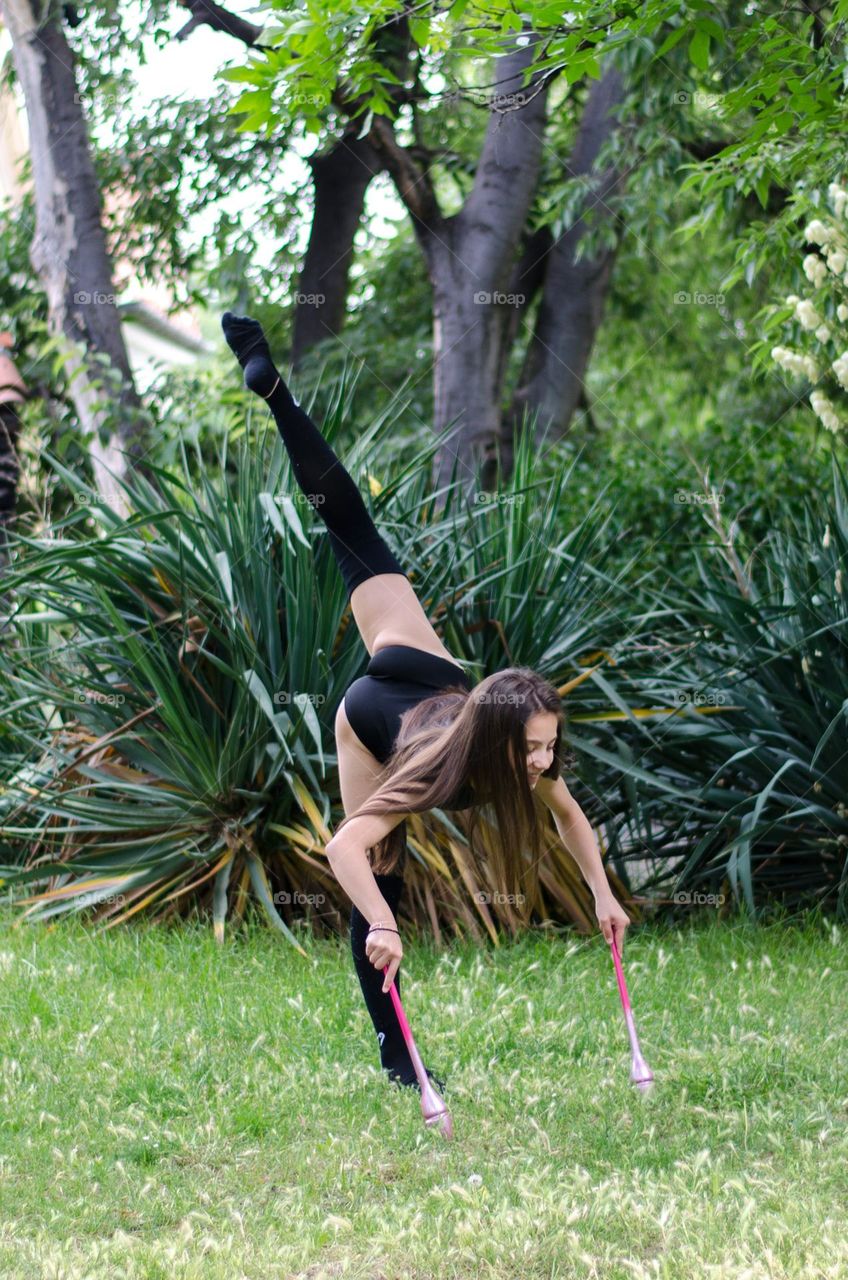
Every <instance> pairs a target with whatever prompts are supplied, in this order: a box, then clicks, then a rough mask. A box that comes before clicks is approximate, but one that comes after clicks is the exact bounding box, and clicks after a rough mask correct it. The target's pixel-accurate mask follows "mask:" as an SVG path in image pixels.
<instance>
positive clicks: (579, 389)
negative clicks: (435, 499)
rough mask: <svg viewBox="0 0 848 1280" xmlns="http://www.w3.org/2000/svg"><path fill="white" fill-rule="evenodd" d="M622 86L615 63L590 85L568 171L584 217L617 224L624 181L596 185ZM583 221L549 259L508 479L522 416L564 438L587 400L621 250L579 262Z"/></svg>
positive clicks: (510, 420)
mask: <svg viewBox="0 0 848 1280" xmlns="http://www.w3.org/2000/svg"><path fill="white" fill-rule="evenodd" d="M623 93H624V84H623V80H622V77H621V74H620V73H619V71H618V70H617V68H616V67H615V66H614V65H612V64H610V65H608V66H607V68H606V70H605V71H604V73H603V75H602V76H601V78H600V79H599V80H597V81H595V83H594V84H593V86H592V89H591V92H590V93H589V97H588V101H587V103H586V108H585V111H584V113H583V117H582V119H581V121H580V128H579V130H578V134H577V138H576V141H575V144H574V148H573V151H572V154H571V157H570V159H569V163H568V171H569V173H570V174H574V175H576V176H585V177H586V178H587V183H589V184H590V186H589V191H588V193H587V196H586V199H585V201H584V202H583V212H584V213H585V212H586V211H588V210H589V209H592V210H598V211H599V213H600V214H601V215H602V216H605V217H607V218H610V217H612V214H611V213H610V212H609V210H608V207H607V205H606V201H607V200H608V199H609V197H610V196H611V195H613V194H616V193H617V192H618V191H619V190H620V187H621V183H622V181H623V175H621V174H619V173H617V172H616V171H615V170H614V169H613V168H608V169H607V170H606V171H605V172H604V173H603V174H601V175H598V176H596V177H595V178H594V179H592V177H591V175H592V173H593V168H594V164H595V160H596V159H597V156H598V153H599V151H600V149H601V146H602V145H603V143H604V142H606V140H607V139H608V138H609V136H610V134H611V132H612V131H613V129H614V128H615V127H616V121H615V119H614V114H613V113H614V110H615V107H616V105H617V104H618V103H619V102H621V100H622V98H623ZM584 230H585V225H584V221H583V215H582V214H581V217H580V218H578V220H577V221H576V222H575V223H574V224H573V225H572V226H570V227H568V228H567V230H566V231H565V232H564V233H563V234H562V235H561V236H559V238H558V239H557V240H556V242H555V243H554V244H553V245H552V246H551V248H550V251H549V252H548V253H547V254H546V258H545V264H546V269H545V281H544V288H543V291H542V299H541V304H540V306H539V311H538V314H537V317H536V326H535V330H534V332H533V335H532V338H531V340H530V343H529V346H528V348H527V354H526V357H525V361H524V367H523V369H522V373H521V376H520V378H519V381H518V387H517V389H516V392H515V395H514V397H513V401H512V405H511V406H510V411H509V413H508V414H506V415H505V418H504V423H503V430H502V435H501V459H502V465H503V467H504V470H505V473H506V474H508V473H509V470H510V468H511V466H512V442H513V439H514V434H515V430H516V428H517V426H518V424H519V423H520V421H521V418H522V416H523V412H524V410H525V409H526V410H528V411H529V412H530V413H531V414H532V413H534V412H535V413H536V414H537V415H538V417H537V433H538V435H539V436H541V435H542V434H545V433H546V434H545V439H546V440H548V441H550V440H552V439H555V438H557V437H558V436H561V435H563V434H564V433H565V432H566V431H567V430H568V427H569V424H570V423H571V420H572V417H573V415H574V413H575V411H576V409H577V407H578V405H579V404H580V403H581V401H582V400H583V399H584V391H585V389H584V378H585V374H586V369H587V367H588V364H589V357H590V354H591V351H592V346H593V345H594V341H595V336H596V334H597V332H598V328H599V326H600V323H601V316H602V313H603V307H604V301H605V299H606V295H607V291H608V289H609V284H610V279H611V274H612V265H613V260H614V257H615V252H616V249H615V248H613V249H610V250H607V251H605V252H603V253H601V254H600V255H598V256H597V257H595V258H591V259H587V258H583V259H582V260H581V261H579V262H577V261H575V255H576V251H577V246H578V245H579V243H580V239H581V237H582V235H583V233H584Z"/></svg>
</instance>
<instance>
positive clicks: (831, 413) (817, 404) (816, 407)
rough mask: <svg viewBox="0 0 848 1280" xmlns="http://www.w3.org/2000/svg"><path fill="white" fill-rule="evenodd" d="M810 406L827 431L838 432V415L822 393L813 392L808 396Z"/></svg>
mask: <svg viewBox="0 0 848 1280" xmlns="http://www.w3.org/2000/svg"><path fill="white" fill-rule="evenodd" d="M810 404H811V405H812V406H813V412H814V413H815V415H816V417H817V418H818V419H819V421H820V422H821V423H822V425H823V426H825V427H827V429H828V431H838V430H839V426H840V423H839V415H838V414H837V412H836V410H835V408H834V407H833V405H832V404H831V402H830V401H829V400H828V398H827V396H826V395H825V394H824V393H823V392H822V391H813V392H812V394H811V395H810Z"/></svg>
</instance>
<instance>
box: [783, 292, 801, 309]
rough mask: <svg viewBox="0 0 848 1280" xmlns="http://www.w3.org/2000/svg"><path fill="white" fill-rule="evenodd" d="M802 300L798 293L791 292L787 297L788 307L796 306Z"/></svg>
mask: <svg viewBox="0 0 848 1280" xmlns="http://www.w3.org/2000/svg"><path fill="white" fill-rule="evenodd" d="M800 301H801V299H800V298H799V297H798V295H797V293H790V295H789V297H788V298H787V299H786V305H787V307H794V306H797V304H798V303H799V302H800Z"/></svg>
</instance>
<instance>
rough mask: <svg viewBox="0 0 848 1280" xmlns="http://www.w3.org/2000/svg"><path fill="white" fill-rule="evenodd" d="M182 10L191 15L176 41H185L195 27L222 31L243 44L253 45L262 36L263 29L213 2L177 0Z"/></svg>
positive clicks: (209, 0)
mask: <svg viewBox="0 0 848 1280" xmlns="http://www.w3.org/2000/svg"><path fill="white" fill-rule="evenodd" d="M179 3H180V4H181V5H182V7H183V8H184V9H188V10H189V12H190V13H191V19H190V20H189V21H188V22H187V23H186V25H185V26H184V27H180V29H179V31H178V32H177V35H176V38H177V40H185V39H187V37H188V36H190V35H191V33H192V31H194V30H195V29H196V28H197V27H202V26H207V27H211V28H212V30H213V31H223V32H224V33H225V35H228V36H234V37H235V39H236V40H241V41H242V43H243V44H246V45H254V44H256V42H257V40H258V39H259V37H260V36H261V34H262V31H263V28H262V27H257V26H256V25H255V24H254V23H252V22H248V21H247V20H246V19H245V18H239V17H238V16H237V15H236V14H234V13H229V12H228V10H226V9H225V8H224V7H223V5H220V4H216V3H215V0H179Z"/></svg>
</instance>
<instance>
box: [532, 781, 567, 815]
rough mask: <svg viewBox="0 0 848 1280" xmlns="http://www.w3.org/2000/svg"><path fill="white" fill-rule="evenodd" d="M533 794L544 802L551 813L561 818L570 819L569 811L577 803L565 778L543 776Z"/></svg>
mask: <svg viewBox="0 0 848 1280" xmlns="http://www.w3.org/2000/svg"><path fill="white" fill-rule="evenodd" d="M533 793H534V795H537V796H538V797H539V799H540V800H542V801H544V803H545V804H546V805H547V806H548V808H549V809H550V811H551V813H555V814H556V815H557V816H558V817H560V818H566V817H568V813H569V810H570V809H571V807H572V806H573V805H575V804H576V803H577V801H576V800H575V799H574V796H573V795H572V794H571V792H570V791H569V789H568V787H567V786H566V785H565V779H564V778H546V777H544V776H542V777H540V778H539V781H538V782H537V783H536V785H535V787H534V788H533Z"/></svg>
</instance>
